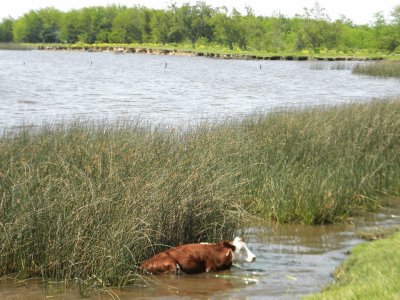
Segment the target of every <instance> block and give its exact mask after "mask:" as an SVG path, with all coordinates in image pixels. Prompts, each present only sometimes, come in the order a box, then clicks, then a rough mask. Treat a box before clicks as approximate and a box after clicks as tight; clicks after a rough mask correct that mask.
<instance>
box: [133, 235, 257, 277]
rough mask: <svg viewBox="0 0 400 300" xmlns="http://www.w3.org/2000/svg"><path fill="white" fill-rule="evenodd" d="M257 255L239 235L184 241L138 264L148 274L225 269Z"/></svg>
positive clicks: (251, 260) (248, 260)
mask: <svg viewBox="0 0 400 300" xmlns="http://www.w3.org/2000/svg"><path fill="white" fill-rule="evenodd" d="M255 259H256V256H255V255H254V254H253V253H252V252H251V251H250V249H249V248H247V246H246V243H245V242H243V240H242V239H241V238H239V237H236V238H235V239H234V240H233V241H232V242H227V241H223V242H221V243H219V244H209V243H200V244H187V245H181V246H177V247H173V248H170V249H168V250H165V251H163V252H160V253H158V254H156V255H154V256H153V257H151V258H150V259H148V260H146V261H144V262H143V263H142V264H141V266H140V268H141V269H142V270H143V271H146V272H148V273H151V274H166V273H175V274H181V273H185V274H195V273H201V272H215V271H222V270H227V269H229V268H230V267H231V266H232V263H233V262H244V261H246V262H253V261H255Z"/></svg>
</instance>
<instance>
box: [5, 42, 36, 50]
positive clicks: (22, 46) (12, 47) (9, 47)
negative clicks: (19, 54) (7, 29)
mask: <svg viewBox="0 0 400 300" xmlns="http://www.w3.org/2000/svg"><path fill="white" fill-rule="evenodd" d="M32 49H33V47H31V46H29V45H28V44H20V43H0V50H32Z"/></svg>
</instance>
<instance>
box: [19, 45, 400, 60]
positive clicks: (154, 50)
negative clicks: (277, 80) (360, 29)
mask: <svg viewBox="0 0 400 300" xmlns="http://www.w3.org/2000/svg"><path fill="white" fill-rule="evenodd" d="M24 45H26V46H28V47H31V48H35V49H53V50H86V51H115V50H117V49H118V50H123V51H125V52H128V53H138V52H137V49H140V52H139V53H145V52H144V49H146V50H147V51H146V52H147V53H151V54H168V55H171V54H174V53H175V54H179V55H194V56H206V57H220V58H237V59H259V60H263V59H266V60H309V59H310V60H339V61H341V60H381V59H385V60H400V55H399V54H396V53H384V52H376V51H368V50H358V51H348V52H343V51H336V50H320V51H308V50H304V51H297V52H294V51H280V52H268V51H258V50H251V49H249V50H242V49H240V48H238V47H235V48H234V49H233V50H231V49H229V48H227V47H224V46H222V45H218V44H214V45H196V47H193V45H192V44H165V45H162V44H150V43H145V44H104V43H101V44H83V43H78V44H40V43H39V44H24Z"/></svg>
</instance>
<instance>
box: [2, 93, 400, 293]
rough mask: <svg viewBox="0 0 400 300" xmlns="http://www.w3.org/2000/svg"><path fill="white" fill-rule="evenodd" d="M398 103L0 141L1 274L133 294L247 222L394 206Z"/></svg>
mask: <svg viewBox="0 0 400 300" xmlns="http://www.w3.org/2000/svg"><path fill="white" fill-rule="evenodd" d="M399 115H400V101H398V100H396V101H395V100H393V101H375V102H371V103H367V104H349V105H345V106H337V107H326V108H309V109H304V110H283V111H276V112H273V113H269V114H254V115H252V116H249V117H248V118H245V119H243V120H227V121H224V122H220V123H216V124H203V125H199V126H194V127H191V128H186V129H184V130H179V129H175V128H154V127H149V126H143V125H141V124H138V123H134V122H120V123H118V122H116V123H112V124H107V123H98V124H96V123H93V122H82V121H77V122H75V123H72V124H47V125H43V126H41V127H38V128H37V127H23V128H20V129H19V130H18V132H15V133H13V134H10V133H6V132H9V131H5V133H4V135H3V137H2V138H1V139H0V153H1V155H0V232H1V234H0V274H9V273H15V274H17V276H18V277H21V278H24V277H35V276H40V277H42V278H45V279H47V278H52V279H57V280H64V279H66V280H68V279H78V280H79V282H83V283H85V282H91V279H92V278H96V279H99V280H100V281H99V282H101V283H102V284H103V285H104V286H108V285H110V284H111V285H123V284H127V283H133V282H135V281H137V280H140V279H141V277H140V274H139V273H138V269H137V266H138V264H139V263H140V262H141V261H142V260H143V259H145V258H147V257H148V256H149V255H151V254H153V253H154V252H156V251H158V250H160V249H165V247H168V246H173V245H176V244H179V243H188V242H197V241H217V240H220V239H223V238H225V239H228V238H231V237H232V236H233V234H234V232H235V230H237V229H238V228H240V227H241V226H242V224H243V222H244V221H245V220H248V219H249V218H251V215H253V216H258V217H261V218H263V219H266V220H274V221H278V222H301V223H306V224H323V223H331V222H336V221H340V220H343V219H345V218H347V217H349V216H351V215H352V214H353V213H354V212H357V211H359V210H363V209H374V208H377V207H378V206H379V202H378V201H377V200H376V199H377V198H376V196H379V195H380V194H389V195H399V191H400V182H399V176H398V175H399V169H400V168H399V167H400V157H399V153H400V151H399V150H400V148H399V147H400V136H399V132H400V118H398V116H399Z"/></svg>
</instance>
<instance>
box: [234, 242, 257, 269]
mask: <svg viewBox="0 0 400 300" xmlns="http://www.w3.org/2000/svg"><path fill="white" fill-rule="evenodd" d="M232 245H233V246H235V250H234V252H233V261H234V262H239V263H240V262H254V261H255V260H256V256H255V255H254V253H253V252H251V251H250V249H249V248H247V245H246V243H245V242H243V240H242V238H240V237H235V239H234V240H233V242H232Z"/></svg>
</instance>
